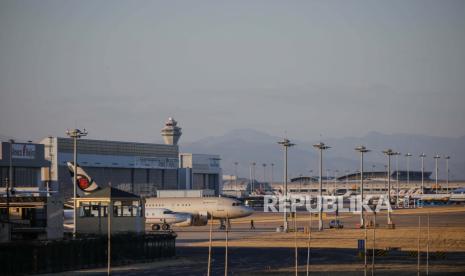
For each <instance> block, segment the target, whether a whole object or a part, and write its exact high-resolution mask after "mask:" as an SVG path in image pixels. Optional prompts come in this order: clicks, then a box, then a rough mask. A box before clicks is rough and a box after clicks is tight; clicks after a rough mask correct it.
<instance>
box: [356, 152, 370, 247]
mask: <svg viewBox="0 0 465 276" xmlns="http://www.w3.org/2000/svg"><path fill="white" fill-rule="evenodd" d="M355 150H356V151H358V152H360V191H361V192H360V194H361V197H362V210H361V212H360V227H365V217H364V216H363V209H364V208H363V154H364V153H367V152H370V150H369V149H367V148H366V147H365V146H358V147H356V148H355ZM365 247H366V245H365Z"/></svg>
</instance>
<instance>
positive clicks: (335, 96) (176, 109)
mask: <svg viewBox="0 0 465 276" xmlns="http://www.w3.org/2000/svg"><path fill="white" fill-rule="evenodd" d="M0 97H1V98H0V135H3V136H12V137H17V138H23V139H28V138H31V139H38V138H40V137H43V136H47V135H60V136H63V135H64V131H65V130H66V128H71V127H74V126H77V127H80V128H82V127H85V128H87V129H88V131H89V132H90V136H89V138H108V139H123V140H132V141H155V140H160V139H161V137H160V134H159V131H160V129H161V127H162V126H163V122H164V121H165V120H166V119H167V117H168V116H173V117H175V118H176V119H177V120H178V121H179V122H180V126H181V127H182V128H183V132H184V135H183V137H182V139H183V140H184V141H192V140H196V139H198V138H201V137H205V136H210V135H220V134H223V133H224V132H226V131H228V130H230V129H235V128H254V129H257V130H261V131H266V132H268V133H271V134H273V135H278V136H280V135H284V132H285V131H287V134H288V136H289V137H295V138H296V139H300V140H314V139H315V137H318V136H319V135H320V134H322V135H323V136H330V137H337V136H353V135H355V136H357V135H364V134H365V133H367V132H369V131H380V132H384V133H399V132H402V133H415V134H428V135H438V136H462V135H465V127H464V126H465V123H464V122H465V109H464V104H465V1H447V0H441V1H426V0H420V1H407V0H399V1H392V0H390V1H373V0H367V1H345V0H344V1H343V0H341V1H328V0H322V1H115V0H111V1H63V0H59V1H44V0H41V1H32V0H31V1H17V0H14V1H5V0H0Z"/></svg>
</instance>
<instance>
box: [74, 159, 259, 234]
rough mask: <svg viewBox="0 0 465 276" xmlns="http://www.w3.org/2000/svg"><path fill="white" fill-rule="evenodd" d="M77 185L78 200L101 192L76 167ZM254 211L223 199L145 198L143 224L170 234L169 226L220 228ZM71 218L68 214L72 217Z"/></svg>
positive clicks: (237, 202) (91, 180)
mask: <svg viewBox="0 0 465 276" xmlns="http://www.w3.org/2000/svg"><path fill="white" fill-rule="evenodd" d="M67 164H68V169H69V171H70V174H71V177H73V176H74V165H73V164H72V163H71V162H68V163H67ZM77 171H78V174H77V182H78V185H77V187H78V194H79V196H83V195H87V194H91V193H92V192H95V191H97V190H99V189H100V187H99V186H98V185H97V183H96V182H95V181H94V180H93V179H92V178H91V177H90V176H89V175H88V174H87V173H86V172H85V171H84V169H82V168H81V167H80V166H79V164H78V165H77ZM252 212H253V209H252V208H249V207H246V206H244V205H243V204H242V202H240V201H239V200H236V199H232V198H226V197H171V198H157V197H152V198H146V202H145V220H146V221H145V223H146V224H148V225H150V227H151V228H152V230H159V229H160V228H161V229H163V230H169V229H170V226H171V225H174V226H178V227H185V226H203V225H206V224H207V223H208V219H219V220H220V228H221V229H224V228H225V225H224V222H228V224H229V222H230V221H229V220H230V219H235V218H241V217H246V216H249V215H250V214H252ZM72 215H74V214H68V216H72Z"/></svg>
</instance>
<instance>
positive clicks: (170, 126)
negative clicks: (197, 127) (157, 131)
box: [161, 117, 182, 145]
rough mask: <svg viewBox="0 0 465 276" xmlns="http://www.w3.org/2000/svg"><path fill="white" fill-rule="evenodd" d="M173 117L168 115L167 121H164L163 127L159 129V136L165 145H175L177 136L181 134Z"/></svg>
mask: <svg viewBox="0 0 465 276" xmlns="http://www.w3.org/2000/svg"><path fill="white" fill-rule="evenodd" d="M177 124H178V122H176V121H175V120H174V119H173V118H171V117H169V118H168V121H166V123H165V127H164V128H163V129H162V130H161V136H163V140H164V141H165V144H166V145H177V144H178V141H179V138H180V137H181V135H182V132H181V128H180V127H178V126H177Z"/></svg>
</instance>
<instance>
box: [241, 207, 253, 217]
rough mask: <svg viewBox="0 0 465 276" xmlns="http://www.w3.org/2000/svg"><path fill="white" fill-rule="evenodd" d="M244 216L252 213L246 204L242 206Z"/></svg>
mask: <svg viewBox="0 0 465 276" xmlns="http://www.w3.org/2000/svg"><path fill="white" fill-rule="evenodd" d="M243 212H244V216H250V215H251V214H252V213H253V209H252V208H251V207H248V206H244V208H243Z"/></svg>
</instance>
